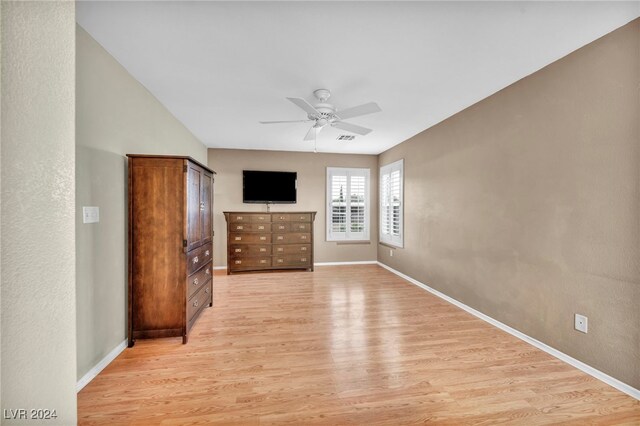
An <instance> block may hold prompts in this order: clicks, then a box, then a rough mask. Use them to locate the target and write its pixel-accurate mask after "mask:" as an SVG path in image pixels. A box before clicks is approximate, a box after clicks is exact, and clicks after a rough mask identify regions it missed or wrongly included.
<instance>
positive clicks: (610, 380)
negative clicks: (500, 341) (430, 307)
mask: <svg viewBox="0 0 640 426" xmlns="http://www.w3.org/2000/svg"><path fill="white" fill-rule="evenodd" d="M377 264H378V265H380V266H382V267H383V268H385V269H387V270H389V271H391V272H393V273H394V274H396V275H397V276H399V277H401V278H404V279H405V280H407V281H408V282H410V283H411V284H414V285H416V286H418V287H420V288H422V289H423V290H426V291H428V292H429V293H432V294H433V295H435V296H438V297H439V298H441V299H443V300H446V301H447V302H449V303H451V304H453V305H455V306H457V307H459V308H460V309H463V310H465V311H467V312H469V313H470V314H471V315H474V316H476V317H478V318H480V319H481V320H484V321H486V322H488V323H489V324H491V325H493V326H495V327H498V328H499V329H500V330H503V331H506V332H507V333H509V334H511V335H512V336H515V337H517V338H518V339H520V340H523V341H525V342H527V343H529V344H530V345H532V346H535V347H536V348H538V349H540V350H542V351H544V352H546V353H548V354H549V355H552V356H554V357H556V358H558V359H559V360H561V361H564V362H566V363H567V364H569V365H571V366H573V367H575V368H577V369H578V370H581V371H583V372H585V373H587V374H588V375H590V376H592V377H595V378H596V379H598V380H600V381H601V382H604V383H606V384H608V385H609V386H612V387H614V388H616V389H618V390H619V391H621V392H624V393H626V394H627V395H629V396H631V397H633V398H635V399H637V400H640V390H638V389H636V388H634V387H632V386H629V385H628V384H626V383H624V382H621V381H620V380H618V379H616V378H614V377H611V376H609V375H608V374H606V373H603V372H602V371H600V370H597V369H595V368H593V367H591V366H590V365H587V364H585V363H584V362H582V361H579V360H577V359H575V358H572V357H570V356H569V355H567V354H565V353H564V352H560V351H559V350H557V349H555V348H552V347H551V346H549V345H547V344H545V343H542V342H541V341H539V340H536V339H534V338H533V337H531V336H528V335H526V334H524V333H522V332H520V331H518V330H516V329H515V328H512V327H509V326H508V325H506V324H504V323H501V322H500V321H498V320H496V319H493V318H491V317H490V316H488V315H485V314H483V313H482V312H480V311H477V310H475V309H473V308H472V307H470V306H467V305H465V304H464V303H462V302H459V301H457V300H456V299H454V298H452V297H449V296H447V295H446V294H444V293H441V292H439V291H438V290H436V289H433V288H431V287H429V286H428V285H426V284H423V283H421V282H420V281H418V280H415V279H413V278H411V277H410V276H408V275H405V274H403V273H402V272H400V271H396V270H395V269H393V268H391V267H390V266H387V265H385V264H384V263H381V262H377Z"/></svg>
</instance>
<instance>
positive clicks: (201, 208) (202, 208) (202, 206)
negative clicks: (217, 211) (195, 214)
mask: <svg viewBox="0 0 640 426" xmlns="http://www.w3.org/2000/svg"><path fill="white" fill-rule="evenodd" d="M203 210H204V203H200V211H203Z"/></svg>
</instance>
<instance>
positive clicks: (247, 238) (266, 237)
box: [228, 232, 271, 244]
mask: <svg viewBox="0 0 640 426" xmlns="http://www.w3.org/2000/svg"><path fill="white" fill-rule="evenodd" d="M228 243H229V244H242V243H245V244H269V243H271V234H260V233H257V232H256V233H245V234H243V233H239V232H232V233H230V234H229V241H228Z"/></svg>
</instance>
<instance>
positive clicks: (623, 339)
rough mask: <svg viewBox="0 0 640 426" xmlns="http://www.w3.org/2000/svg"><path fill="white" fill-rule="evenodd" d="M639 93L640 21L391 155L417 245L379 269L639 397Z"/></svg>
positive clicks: (381, 251)
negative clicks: (401, 169) (399, 163)
mask: <svg viewBox="0 0 640 426" xmlns="http://www.w3.org/2000/svg"><path fill="white" fill-rule="evenodd" d="M638 87H640V20H636V21H634V22H632V23H631V24H629V25H627V26H625V27H623V28H622V29H619V30H617V31H615V32H613V33H611V34H609V35H607V36H606V37H604V38H602V39H600V40H598V41H596V42H594V43H592V44H590V45H588V46H586V47H584V48H582V49H580V50H578V51H576V52H574V53H572V54H571V55H569V56H567V57H565V58H563V59H561V60H559V61H558V62H556V63H554V64H552V65H550V66H548V67H546V68H544V69H543V70H541V71H539V72H537V73H535V74H533V75H531V76H529V77H527V78H525V79H523V80H521V81H519V82H517V83H515V84H514V85H512V86H510V87H508V88H506V89H504V90H503V91H501V92H499V93H497V94H495V95H494V96H491V97H489V98H487V99H485V100H483V101H482V102H480V103H478V104H476V105H474V106H472V107H470V108H468V109H467V110H465V111H463V112H461V113H459V114H457V115H455V116H454V117H452V118H450V119H448V120H446V121H444V122H443V123H441V124H439V125H437V126H435V127H433V128H431V129H428V130H426V131H424V132H422V133H420V134H418V135H416V136H415V137H413V138H411V139H410V140H408V141H406V142H404V143H402V144H400V145H398V146H396V147H394V148H392V149H390V150H389V151H386V152H384V153H383V154H381V155H380V165H384V164H387V163H389V162H392V161H394V160H397V159H399V158H404V159H405V213H404V214H405V225H406V226H405V230H406V236H405V249H398V250H395V251H394V256H393V257H390V256H389V250H390V249H389V248H387V247H385V246H382V245H379V247H378V256H379V260H380V261H381V262H383V263H385V264H387V265H389V266H391V267H393V268H395V269H397V270H399V271H401V272H403V273H405V274H407V275H409V276H411V277H414V278H415V279H417V280H419V281H422V282H424V283H426V284H428V285H430V286H432V287H433V288H436V289H438V290H439V291H442V292H443V293H445V294H447V295H449V296H451V297H453V298H455V299H457V300H460V301H462V302H464V303H466V304H468V305H470V306H472V307H474V308H475V309H478V310H479V311H481V312H483V313H485V314H487V315H489V316H491V317H493V318H496V319H498V320H500V321H502V322H504V323H506V324H508V325H510V326H512V327H514V328H516V329H518V330H520V331H522V332H524V333H526V334H528V335H530V336H532V337H534V338H536V339H538V340H541V341H543V342H545V343H547V344H549V345H550V346H553V347H554V348H557V349H559V350H561V351H563V352H565V353H567V354H569V355H571V356H573V357H575V358H577V359H579V360H581V361H583V362H585V363H587V364H589V365H591V366H593V367H595V368H598V369H600V370H602V371H604V372H606V373H608V374H610V375H612V376H614V377H616V378H618V379H620V380H622V381H624V382H626V383H628V384H630V385H632V386H634V387H636V388H640V368H639V366H640V351H639V350H638V348H640V309H638V306H639V304H640V261H639V259H640V220H639V219H638V218H639V217H640V161H639V160H640V130H639V121H640V102H639V94H638ZM576 312H578V313H582V314H584V315H587V316H588V318H589V333H588V334H582V333H579V332H577V331H574V330H573V315H574V313H576Z"/></svg>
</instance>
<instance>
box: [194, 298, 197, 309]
mask: <svg viewBox="0 0 640 426" xmlns="http://www.w3.org/2000/svg"><path fill="white" fill-rule="evenodd" d="M193 307H194V308H197V307H198V299H196V301H195V302H193Z"/></svg>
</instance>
